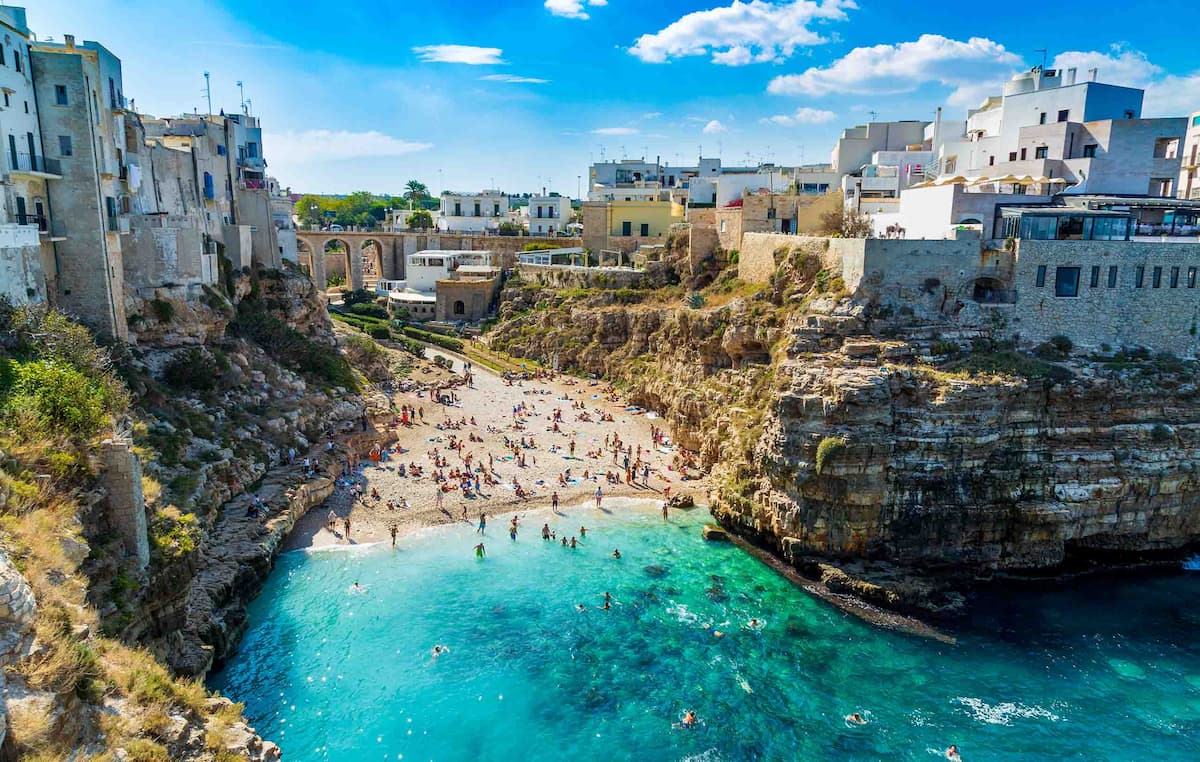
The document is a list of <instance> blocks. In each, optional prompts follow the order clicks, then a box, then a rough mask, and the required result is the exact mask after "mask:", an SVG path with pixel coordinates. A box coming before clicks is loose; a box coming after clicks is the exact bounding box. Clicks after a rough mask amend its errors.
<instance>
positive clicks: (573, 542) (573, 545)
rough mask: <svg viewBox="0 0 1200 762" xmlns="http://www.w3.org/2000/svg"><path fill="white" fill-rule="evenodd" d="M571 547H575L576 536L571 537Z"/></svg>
mask: <svg viewBox="0 0 1200 762" xmlns="http://www.w3.org/2000/svg"><path fill="white" fill-rule="evenodd" d="M571 547H572V548H573V547H575V538H574V537H572V538H571Z"/></svg>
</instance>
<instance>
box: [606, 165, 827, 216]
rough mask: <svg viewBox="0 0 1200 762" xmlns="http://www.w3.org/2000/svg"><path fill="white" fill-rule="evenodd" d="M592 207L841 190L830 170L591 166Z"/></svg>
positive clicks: (715, 202)
mask: <svg viewBox="0 0 1200 762" xmlns="http://www.w3.org/2000/svg"><path fill="white" fill-rule="evenodd" d="M588 178H589V181H590V183H589V188H590V190H589V191H588V201H595V202H613V201H668V200H669V201H674V202H676V203H678V204H687V205H690V206H705V207H707V206H727V205H728V204H730V203H732V202H734V201H737V200H738V199H740V198H742V196H743V195H745V194H746V193H748V192H749V193H757V192H758V191H760V190H768V191H773V192H779V193H784V192H788V191H789V189H794V190H795V191H796V192H798V193H812V194H824V193H828V192H829V191H830V190H834V189H836V188H837V186H838V183H839V181H840V179H841V173H839V172H838V171H837V170H836V168H834V167H831V166H829V165H826V164H811V165H807V166H796V167H785V166H776V165H775V164H767V163H764V164H759V165H757V166H747V167H739V166H724V165H723V164H722V163H721V160H720V159H714V158H707V159H706V158H700V159H699V160H698V162H697V163H696V164H695V165H693V166H679V167H672V166H671V165H669V164H662V163H661V162H659V161H654V162H647V161H645V160H641V159H623V160H621V161H609V162H601V163H599V164H593V165H592V166H591V168H590V170H589V172H588Z"/></svg>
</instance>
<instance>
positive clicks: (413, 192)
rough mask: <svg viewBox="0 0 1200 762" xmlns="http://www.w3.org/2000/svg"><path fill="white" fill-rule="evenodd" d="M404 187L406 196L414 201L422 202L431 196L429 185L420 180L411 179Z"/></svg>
mask: <svg viewBox="0 0 1200 762" xmlns="http://www.w3.org/2000/svg"><path fill="white" fill-rule="evenodd" d="M404 188H405V191H404V197H405V198H407V199H410V200H412V201H413V203H420V202H421V201H422V200H423V199H426V198H428V197H429V187H428V186H426V185H425V183H423V182H421V181H420V180H409V181H408V182H407V183H405V184H404Z"/></svg>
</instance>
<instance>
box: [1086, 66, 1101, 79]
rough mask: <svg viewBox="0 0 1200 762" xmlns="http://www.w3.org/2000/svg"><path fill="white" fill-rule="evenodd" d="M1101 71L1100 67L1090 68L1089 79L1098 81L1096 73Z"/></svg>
mask: <svg viewBox="0 0 1200 762" xmlns="http://www.w3.org/2000/svg"><path fill="white" fill-rule="evenodd" d="M1099 72H1100V70H1099V69H1088V79H1089V80H1090V81H1092V82H1095V81H1096V75H1097V74H1098V73H1099Z"/></svg>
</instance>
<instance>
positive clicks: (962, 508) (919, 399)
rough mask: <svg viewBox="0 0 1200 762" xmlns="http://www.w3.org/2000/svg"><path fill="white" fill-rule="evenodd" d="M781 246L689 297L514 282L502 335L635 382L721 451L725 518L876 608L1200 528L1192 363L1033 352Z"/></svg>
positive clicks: (975, 318) (509, 345) (547, 355)
mask: <svg viewBox="0 0 1200 762" xmlns="http://www.w3.org/2000/svg"><path fill="white" fill-rule="evenodd" d="M776 260H777V266H778V269H777V272H776V273H775V274H774V276H773V277H772V279H771V282H770V283H769V284H768V285H766V286H765V287H757V286H751V285H749V284H743V283H740V282H739V281H737V280H736V279H735V278H734V277H733V275H732V272H731V271H729V272H726V273H725V274H723V275H722V276H721V277H720V278H718V279H717V281H716V282H715V283H714V284H713V285H712V286H710V287H709V288H707V289H705V290H704V291H702V292H699V293H693V294H691V295H687V294H681V293H679V292H678V290H675V291H674V292H672V291H671V290H670V289H660V290H657V291H646V292H642V293H640V294H636V295H632V296H631V295H629V294H625V295H622V294H619V293H613V292H604V291H592V292H585V293H583V294H579V293H574V294H572V295H571V297H572V298H569V299H568V298H565V297H564V296H563V295H562V294H560V293H557V292H555V291H553V290H549V289H543V288H536V287H531V286H529V285H528V284H526V285H523V286H522V285H521V284H520V283H517V284H515V285H513V284H510V288H509V289H507V290H506V292H505V294H504V306H503V307H502V314H503V316H504V317H505V319H504V320H503V321H502V322H501V323H500V325H499V326H498V327H497V329H496V331H495V332H494V333H493V335H492V338H491V341H492V343H493V345H494V346H497V347H499V348H503V349H505V350H507V351H509V352H511V353H513V354H517V355H523V356H528V357H532V358H537V359H542V360H548V361H553V360H554V359H557V362H558V363H559V367H561V368H564V369H574V370H577V371H581V372H584V373H590V374H598V375H603V376H605V377H608V378H611V379H613V380H615V381H617V382H619V383H623V384H626V385H628V389H629V391H630V393H631V395H632V397H633V399H634V401H635V402H638V403H639V404H644V405H646V406H649V407H652V408H654V409H655V410H657V411H659V412H660V413H661V414H663V415H664V416H665V417H666V418H667V419H668V420H669V421H670V422H671V423H672V424H673V426H674V428H675V431H676V432H677V435H678V438H679V440H680V442H681V443H682V444H683V445H684V446H685V447H688V448H691V449H694V450H697V451H699V453H700V454H701V457H702V459H703V461H704V462H705V463H707V464H709V465H710V466H712V468H713V480H714V482H715V484H716V485H717V489H716V490H715V491H714V494H713V495H712V496H711V500H712V505H711V507H712V510H713V512H714V514H715V515H716V516H717V518H718V519H719V520H720V521H721V522H722V523H723V524H725V525H726V526H727V527H729V528H730V529H732V530H734V531H735V532H737V533H739V534H741V535H743V536H746V537H748V538H751V539H753V540H754V541H755V542H757V543H759V544H762V545H764V546H767V547H769V548H771V549H773V550H774V551H775V552H776V553H777V554H779V555H780V556H781V557H782V558H784V559H786V560H787V561H788V562H790V563H792V564H793V565H795V566H797V567H800V568H801V569H804V570H806V571H808V572H809V573H811V574H812V576H814V577H824V578H825V579H826V580H827V582H828V583H829V584H830V585H831V586H836V587H839V588H840V589H844V590H847V591H852V592H855V593H856V594H858V595H860V596H862V597H864V598H867V599H870V600H872V601H875V602H878V603H883V604H886V605H889V606H893V607H896V608H904V607H906V606H914V607H917V608H921V609H924V610H933V611H947V610H954V609H956V608H957V607H958V606H959V605H960V603H961V597H960V596H958V595H957V594H955V593H954V592H952V591H949V590H948V589H946V586H945V585H943V584H942V582H943V581H946V580H952V581H954V582H955V583H956V585H958V586H961V585H963V584H965V583H968V582H971V581H974V580H977V579H979V578H986V577H990V576H992V575H995V574H997V573H1000V574H1024V573H1041V574H1044V573H1061V572H1064V571H1070V570H1074V569H1077V568H1087V567H1089V566H1091V565H1097V564H1099V565H1106V564H1110V563H1130V562H1133V563H1141V562H1145V561H1152V560H1154V559H1156V558H1171V557H1173V555H1172V554H1173V553H1175V554H1177V553H1178V551H1180V550H1181V549H1183V548H1185V547H1187V546H1188V545H1189V544H1191V543H1193V542H1195V541H1196V540H1197V539H1200V483H1198V482H1197V478H1196V474H1195V470H1196V465H1195V464H1196V463H1197V456H1198V455H1200V397H1198V392H1197V389H1198V387H1197V377H1196V372H1197V367H1196V364H1195V363H1193V362H1182V361H1179V360H1176V359H1175V358H1172V357H1169V356H1163V355H1160V356H1151V355H1150V354H1149V353H1147V352H1145V351H1141V350H1137V349H1134V348H1127V349H1125V350H1121V351H1115V352H1110V353H1107V354H1105V355H1103V356H1101V355H1091V356H1080V355H1078V354H1076V355H1074V356H1072V355H1071V352H1070V350H1071V348H1070V342H1069V340H1066V339H1064V340H1063V341H1062V342H1060V343H1061V346H1059V347H1039V351H1038V353H1037V354H1038V355H1040V356H1031V355H1029V354H1025V353H1021V352H1018V351H1015V350H1014V349H1013V347H1012V346H1010V345H1009V344H1007V343H1005V336H1004V332H1003V330H1000V328H1002V326H992V325H988V324H987V322H986V321H981V320H980V319H979V313H978V311H971V310H963V309H950V307H951V306H954V300H953V299H947V298H946V296H945V295H944V294H941V293H939V291H940V287H938V286H937V284H933V285H931V286H930V288H929V290H928V293H925V292H922V293H921V294H918V295H915V296H913V295H910V296H912V298H911V299H908V298H905V299H901V298H898V296H899V295H888V294H880V293H878V292H872V291H868V290H863V291H860V292H857V293H849V292H846V291H845V290H844V287H843V286H842V285H841V283H840V279H838V278H836V277H834V276H833V274H832V273H830V272H829V271H826V270H823V269H822V268H821V264H820V262H819V260H816V259H815V257H811V256H805V255H803V254H793V253H792V252H789V251H787V250H786V249H785V250H782V251H780V252H777V253H776ZM948 305H949V306H948ZM968 318H970V319H968ZM1064 350H1065V351H1064ZM831 562H833V563H835V564H837V565H838V566H837V567H835V566H831V565H830V563H831ZM914 572H915V574H914Z"/></svg>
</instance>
